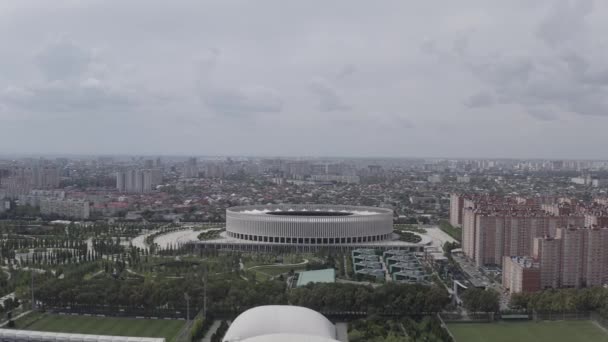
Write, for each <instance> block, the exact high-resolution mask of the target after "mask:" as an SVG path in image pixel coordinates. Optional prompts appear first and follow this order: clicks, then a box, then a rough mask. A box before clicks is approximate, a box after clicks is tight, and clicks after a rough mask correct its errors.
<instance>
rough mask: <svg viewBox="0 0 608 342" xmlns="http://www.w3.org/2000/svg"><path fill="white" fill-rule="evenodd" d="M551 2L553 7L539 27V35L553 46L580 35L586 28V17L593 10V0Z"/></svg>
mask: <svg viewBox="0 0 608 342" xmlns="http://www.w3.org/2000/svg"><path fill="white" fill-rule="evenodd" d="M549 3H550V4H552V8H551V10H550V13H549V15H547V16H546V17H545V18H544V19H543V21H542V22H541V24H540V25H539V27H538V31H537V33H536V34H537V35H538V37H539V38H540V39H541V40H543V41H544V42H545V43H547V44H549V45H551V46H557V45H561V44H564V43H566V42H569V41H571V40H573V39H575V38H577V37H579V35H580V34H581V33H582V31H583V30H584V28H585V17H587V15H589V14H590V13H591V11H592V10H593V1H591V0H574V1H569V0H559V1H550V2H549Z"/></svg>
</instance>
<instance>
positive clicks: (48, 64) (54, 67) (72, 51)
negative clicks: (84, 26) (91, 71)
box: [35, 38, 92, 80]
mask: <svg viewBox="0 0 608 342" xmlns="http://www.w3.org/2000/svg"><path fill="white" fill-rule="evenodd" d="M35 60H36V63H37V64H38V67H39V68H40V70H41V71H42V73H43V74H44V75H45V76H46V77H47V78H48V79H49V80H63V79H68V78H73V77H78V76H80V75H81V74H82V73H84V72H85V71H86V70H87V68H88V66H89V63H91V61H92V53H91V51H88V50H86V49H83V48H82V47H80V46H78V45H77V44H75V43H74V42H72V41H69V40H66V39H65V38H62V39H61V40H57V41H54V42H52V43H50V44H48V45H46V46H45V47H44V48H43V49H42V51H40V52H39V53H38V54H37V55H36V57H35Z"/></svg>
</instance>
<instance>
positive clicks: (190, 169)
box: [182, 157, 198, 178]
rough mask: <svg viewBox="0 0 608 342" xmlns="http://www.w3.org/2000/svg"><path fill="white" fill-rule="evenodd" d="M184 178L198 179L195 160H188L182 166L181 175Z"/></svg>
mask: <svg viewBox="0 0 608 342" xmlns="http://www.w3.org/2000/svg"><path fill="white" fill-rule="evenodd" d="M182 176H183V177H184V178H196V177H198V165H197V164H196V158H194V157H192V158H188V160H187V161H186V163H185V165H184V172H183V173H182Z"/></svg>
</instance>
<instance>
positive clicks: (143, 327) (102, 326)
mask: <svg viewBox="0 0 608 342" xmlns="http://www.w3.org/2000/svg"><path fill="white" fill-rule="evenodd" d="M33 315H40V316H39V317H41V318H40V319H37V318H38V316H32V317H29V318H30V319H29V320H25V318H26V317H27V316H26V317H24V319H23V320H18V321H17V322H16V323H17V324H16V325H17V326H16V328H19V329H27V330H38V331H52V332H65V333H77V334H96V335H115V336H138V337H164V338H165V339H166V340H167V342H170V341H171V340H172V339H173V338H174V337H175V336H176V335H177V333H178V332H179V330H180V329H181V328H182V327H183V325H184V323H185V321H182V320H166V319H136V318H116V317H94V316H71V315H52V314H44V315H41V314H37V313H36V314H33ZM28 316H29V315H28ZM34 319H37V320H34ZM20 321H22V322H23V324H19V323H20ZM20 325H21V326H20Z"/></svg>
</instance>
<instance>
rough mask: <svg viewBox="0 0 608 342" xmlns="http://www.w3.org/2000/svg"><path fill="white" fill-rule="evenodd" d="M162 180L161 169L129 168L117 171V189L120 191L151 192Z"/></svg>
mask: <svg viewBox="0 0 608 342" xmlns="http://www.w3.org/2000/svg"><path fill="white" fill-rule="evenodd" d="M161 181H162V174H161V173H160V170H148V169H145V170H127V171H119V172H117V173H116V189H118V191H120V192H134V193H144V192H150V191H152V190H153V189H154V187H155V186H157V185H158V184H159V183H160V182H161Z"/></svg>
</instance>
